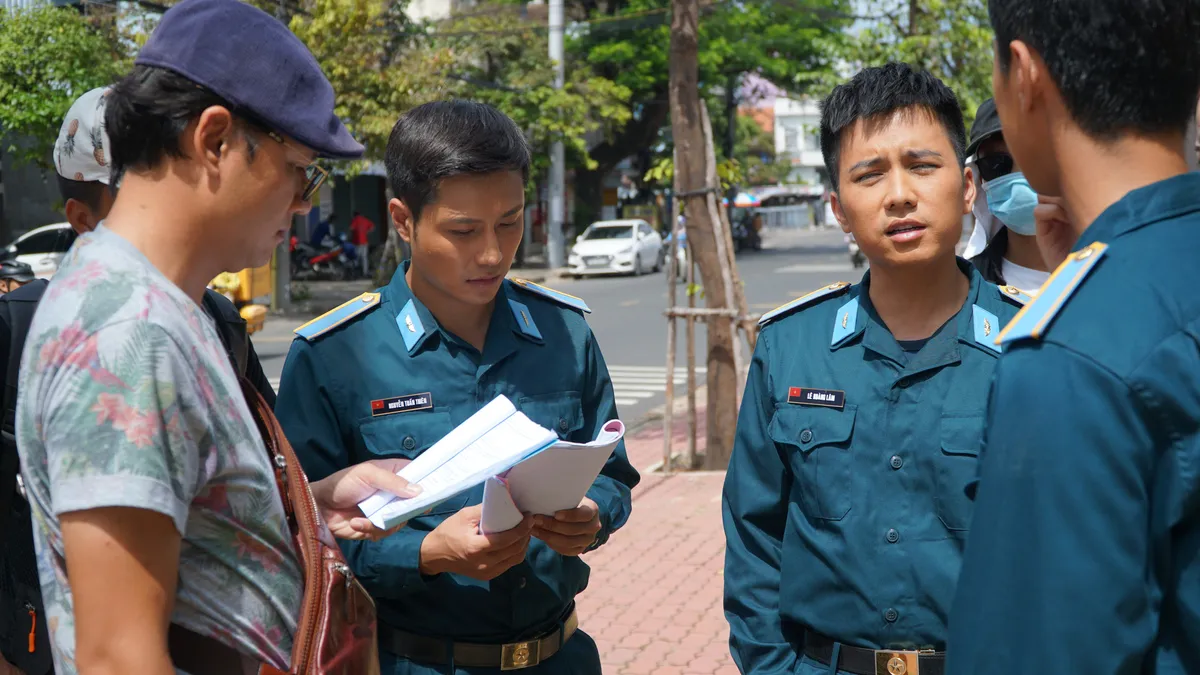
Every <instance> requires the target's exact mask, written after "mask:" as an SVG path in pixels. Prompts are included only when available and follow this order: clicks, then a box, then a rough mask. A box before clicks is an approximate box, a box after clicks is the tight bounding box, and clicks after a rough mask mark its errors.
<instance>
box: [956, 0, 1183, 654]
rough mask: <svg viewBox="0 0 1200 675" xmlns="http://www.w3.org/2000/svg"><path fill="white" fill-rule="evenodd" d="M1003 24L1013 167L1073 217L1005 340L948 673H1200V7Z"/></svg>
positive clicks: (1049, 247)
mask: <svg viewBox="0 0 1200 675" xmlns="http://www.w3.org/2000/svg"><path fill="white" fill-rule="evenodd" d="M988 12H989V14H990V15H991V22H992V26H993V27H994V28H995V32H996V68H995V70H994V72H993V78H994V79H993V89H994V91H995V95H996V108H997V110H998V111H999V113H1000V118H1001V120H1002V121H1003V124H1004V128H1005V130H1009V129H1013V130H1019V133H1014V134H1006V136H1007V141H1008V147H1009V150H1010V151H1011V152H1012V155H1013V159H1014V160H1015V161H1016V162H1017V163H1019V164H1020V166H1021V168H1022V169H1023V170H1024V172H1025V175H1026V177H1028V179H1029V184H1030V185H1031V186H1032V187H1033V189H1034V190H1036V191H1037V192H1038V193H1039V194H1043V195H1052V196H1054V197H1058V198H1061V200H1062V201H1061V203H1062V206H1063V207H1064V212H1063V213H1062V216H1060V217H1059V218H1057V219H1055V218H1050V219H1049V221H1048V222H1046V223H1043V224H1042V225H1040V226H1039V228H1038V239H1039V243H1040V244H1041V245H1042V248H1043V252H1044V254H1045V255H1046V257H1047V259H1048V262H1050V263H1051V265H1052V266H1054V265H1058V268H1057V270H1056V271H1055V272H1054V273H1053V274H1052V275H1051V276H1050V278H1049V279H1048V280H1047V281H1046V284H1045V286H1043V288H1042V291H1041V293H1039V294H1038V297H1037V298H1036V299H1035V300H1033V301H1032V302H1030V303H1029V304H1028V305H1026V307H1025V309H1024V310H1022V311H1021V313H1020V314H1019V315H1018V316H1017V317H1016V319H1014V320H1013V321H1012V323H1011V324H1009V325H1008V326H1007V327H1006V328H1005V329H1004V331H1003V332H1002V334H1001V335H1002V338H1003V342H1004V343H1005V347H1004V356H1003V357H1001V359H1000V364H999V365H998V366H997V368H996V378H995V384H994V385H993V387H992V393H991V399H990V400H991V404H990V406H989V411H988V425H987V436H986V442H985V444H984V448H983V459H982V462H981V469H980V477H979V486H978V493H977V499H978V501H977V505H976V509H975V521H974V524H973V527H972V531H971V539H970V542H969V545H968V546H967V552H966V557H965V559H964V561H963V571H962V578H961V581H960V584H959V587H958V596H957V598H956V600H955V602H954V612H953V615H952V621H951V631H950V654H949V661H948V662H947V668H948V670H949V671H950V672H951V673H954V675H959V674H961V675H991V674H997V675H998V674H1000V673H1005V674H1007V673H1022V674H1023V675H1043V674H1045V675H1051V674H1052V675H1062V674H1065V673H1071V674H1075V673H1078V674H1080V675H1082V674H1084V673H1087V675H1133V674H1135V673H1158V674H1160V675H1167V674H1175V673H1198V672H1200V557H1198V556H1197V553H1198V552H1200V294H1198V293H1197V292H1196V289H1197V287H1198V286H1200V265H1197V264H1196V254H1197V251H1200V175H1198V174H1196V173H1195V172H1189V170H1188V158H1187V157H1186V153H1188V152H1190V151H1191V147H1190V146H1191V144H1190V143H1188V144H1187V149H1186V151H1185V138H1186V136H1187V133H1188V129H1189V127H1191V126H1192V125H1193V124H1194V123H1195V121H1194V118H1193V115H1194V113H1195V109H1196V98H1197V92H1198V91H1200V41H1197V30H1198V28H1200V0H1170V1H1169V2H1142V1H1139V0H990V1H989V2H988ZM1039 208H1040V207H1039ZM1052 210H1053V209H1052ZM1064 258H1065V260H1064ZM1060 262H1061V264H1059V263H1060Z"/></svg>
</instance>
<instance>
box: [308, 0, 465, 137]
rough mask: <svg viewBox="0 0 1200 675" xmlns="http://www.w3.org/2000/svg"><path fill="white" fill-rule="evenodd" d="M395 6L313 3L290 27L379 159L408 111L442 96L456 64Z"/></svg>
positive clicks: (332, 0) (350, 0)
mask: <svg viewBox="0 0 1200 675" xmlns="http://www.w3.org/2000/svg"><path fill="white" fill-rule="evenodd" d="M404 4H405V3H396V2H390V1H389V0H312V1H311V2H309V3H306V6H305V8H304V11H303V12H302V13H297V14H295V15H294V16H293V17H292V19H291V22H290V26H291V29H292V31H293V32H294V33H296V35H297V36H299V37H300V39H301V40H302V41H304V43H305V44H306V45H307V46H308V48H309V50H310V51H312V53H313V55H314V56H316V58H317V61H318V62H319V63H320V64H321V69H322V70H324V71H325V75H326V77H328V78H329V81H330V82H331V83H332V84H333V89H334V91H335V92H336V93H337V114H338V116H339V117H341V118H342V119H343V120H345V122H346V125H347V127H349V128H350V130H351V132H352V133H353V134H354V135H355V137H356V138H358V140H359V141H360V142H362V143H363V144H364V145H365V146H366V147H367V158H368V159H381V158H382V157H383V153H384V149H385V148H386V147H387V139H388V135H389V134H390V133H391V130H392V126H393V125H394V124H395V123H396V119H397V118H398V117H399V116H400V114H401V113H403V112H404V111H405V110H408V109H410V108H412V107H414V106H416V105H420V104H421V103H425V102H427V101H431V100H436V99H438V98H442V97H444V96H445V95H446V94H447V93H448V92H449V89H450V88H449V86H448V82H447V81H446V79H445V78H444V77H443V75H442V73H443V71H444V70H445V69H446V68H447V67H450V65H451V64H452V62H453V54H452V53H451V52H450V50H448V49H444V48H441V49H439V48H435V47H432V46H431V45H429V44H428V43H427V42H426V41H425V40H424V38H423V30H422V29H421V28H420V27H419V26H415V25H413V24H412V23H410V22H409V21H408V19H407V18H406V17H405V16H404V11H403V10H404Z"/></svg>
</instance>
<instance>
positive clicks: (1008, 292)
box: [1000, 286, 1033, 307]
mask: <svg viewBox="0 0 1200 675" xmlns="http://www.w3.org/2000/svg"><path fill="white" fill-rule="evenodd" d="M1000 295H1003V296H1004V297H1005V298H1006V299H1008V300H1012V301H1013V302H1015V303H1017V304H1018V305H1020V306H1022V307H1024V306H1025V305H1028V304H1029V303H1030V302H1032V301H1033V296H1032V295H1030V294H1028V293H1026V292H1025V291H1023V290H1021V289H1019V288H1017V287H1016V286H1001V287H1000Z"/></svg>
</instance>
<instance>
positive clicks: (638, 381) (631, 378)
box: [271, 366, 705, 406]
mask: <svg viewBox="0 0 1200 675" xmlns="http://www.w3.org/2000/svg"><path fill="white" fill-rule="evenodd" d="M704 373H705V368H704V367H703V366H698V367H697V368H696V376H697V377H703V376H704ZM608 374H609V377H611V378H612V382H613V392H614V394H615V398H616V401H617V405H618V406H628V405H636V404H638V403H640V402H642V401H643V400H644V399H648V398H654V397H656V396H661V395H662V394H663V393H664V392H666V390H667V369H666V367H664V366H609V367H608ZM686 383H687V369H686V368H676V369H675V391H677V392H679V393H681V394H682V393H683V392H684V390H685V387H686ZM271 386H272V387H274V388H275V390H276V391H279V378H277V377H276V378H272V379H271Z"/></svg>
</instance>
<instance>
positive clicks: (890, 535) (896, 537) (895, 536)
mask: <svg viewBox="0 0 1200 675" xmlns="http://www.w3.org/2000/svg"><path fill="white" fill-rule="evenodd" d="M887 540H888V543H889V544H894V543H896V542H898V541H900V533H899V532H897V531H896V530H894V529H892V530H888V531H887Z"/></svg>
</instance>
